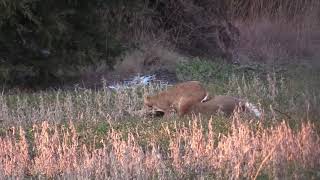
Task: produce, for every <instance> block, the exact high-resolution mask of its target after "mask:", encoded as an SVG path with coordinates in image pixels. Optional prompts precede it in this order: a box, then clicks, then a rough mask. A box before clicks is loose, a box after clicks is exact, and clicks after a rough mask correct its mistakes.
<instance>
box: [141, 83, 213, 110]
mask: <svg viewBox="0 0 320 180" xmlns="http://www.w3.org/2000/svg"><path fill="white" fill-rule="evenodd" d="M209 99H210V97H209V95H208V92H207V91H206V90H205V88H204V87H203V86H202V85H201V83H200V82H199V81H188V82H184V83H180V84H177V85H175V86H174V87H171V88H169V89H168V90H166V91H162V92H160V93H158V94H156V95H154V96H145V97H144V106H145V107H147V108H149V109H153V110H156V111H162V112H164V114H165V116H167V115H169V114H170V112H172V111H173V110H175V111H176V112H177V113H178V114H179V115H180V116H182V115H184V113H186V112H188V110H189V108H190V106H192V105H194V104H196V103H201V102H202V101H203V102H206V101H208V100H209Z"/></svg>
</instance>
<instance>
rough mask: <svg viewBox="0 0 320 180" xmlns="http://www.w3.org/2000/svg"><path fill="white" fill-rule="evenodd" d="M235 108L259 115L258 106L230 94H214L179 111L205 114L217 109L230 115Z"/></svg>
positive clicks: (214, 111)
mask: <svg viewBox="0 0 320 180" xmlns="http://www.w3.org/2000/svg"><path fill="white" fill-rule="evenodd" d="M236 108H240V110H242V111H245V110H248V111H250V112H253V113H254V114H255V115H256V116H257V117H260V116H261V113H260V112H259V110H258V108H256V107H255V106H254V105H253V104H251V103H249V102H247V101H245V100H242V99H238V98H235V97H232V96H215V97H214V98H212V99H210V100H208V101H206V102H204V103H196V104H193V105H192V106H190V107H189V109H181V111H182V113H183V114H191V113H195V114H198V113H200V114H206V115H213V114H216V113H217V112H218V111H221V112H223V113H224V114H225V115H226V116H230V115H232V113H233V112H234V111H235V110H236Z"/></svg>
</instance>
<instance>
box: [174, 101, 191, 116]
mask: <svg viewBox="0 0 320 180" xmlns="http://www.w3.org/2000/svg"><path fill="white" fill-rule="evenodd" d="M193 104H194V102H193V101H192V100H190V98H187V97H181V98H180V100H179V103H178V107H177V111H178V115H179V117H182V116H184V115H185V114H187V113H188V112H189V110H190V107H191V106H192V105H193Z"/></svg>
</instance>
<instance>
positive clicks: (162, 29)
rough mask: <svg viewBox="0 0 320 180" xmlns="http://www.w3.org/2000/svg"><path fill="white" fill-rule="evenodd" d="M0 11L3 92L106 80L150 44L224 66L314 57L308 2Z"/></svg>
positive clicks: (62, 4) (41, 5) (12, 5)
mask: <svg viewBox="0 0 320 180" xmlns="http://www.w3.org/2000/svg"><path fill="white" fill-rule="evenodd" d="M0 10H1V11H0V44H1V47H0V61H1V64H0V80H1V82H2V84H6V85H19V86H29V87H36V86H44V87H48V86H54V85H56V84H57V83H58V84H61V83H66V82H67V81H68V80H70V78H71V79H81V78H83V75H84V74H86V73H91V72H92V73H95V72H97V71H98V72H100V73H102V74H106V73H108V72H110V71H112V70H114V68H115V67H114V65H115V64H116V63H121V62H122V60H123V58H122V57H123V54H125V53H126V52H133V51H135V50H139V49H140V48H141V46H144V44H145V43H146V42H150V41H151V42H152V43H153V44H159V43H160V44H161V45H164V46H161V47H162V48H169V49H174V50H175V51H176V52H179V53H180V54H181V55H182V56H184V55H187V56H189V55H191V56H200V57H209V58H210V59H212V58H211V57H222V58H223V59H225V60H227V61H229V62H231V61H239V60H242V61H248V60H249V61H256V60H260V61H262V62H269V61H271V62H273V63H274V62H277V61H278V60H279V59H281V60H283V59H296V57H298V58H304V59H307V60H309V59H314V58H315V57H314V56H315V54H317V53H316V52H318V51H317V49H318V46H316V44H315V43H316V42H317V39H318V38H319V35H318V34H317V33H316V32H315V30H316V29H317V28H318V23H319V22H318V19H319V2H318V1H316V0H310V1H301V0H295V1H269V0H263V1H259V2H257V1H243V0H227V1H222V0H214V1H212V0H211V1H208V0H201V1H194V0H182V1H169V0H168V1H167V0H161V1H160V0H141V1H125V0H120V1H113V0H105V1H103V0H94V1H90V2H89V1H84V0H71V1H51V0H45V1H34V0H22V1H10V0H1V2H0ZM239 34H240V36H239ZM277 34H278V35H277ZM239 38H240V39H239ZM168 43H169V44H170V45H169V46H168ZM239 43H240V44H239ZM279 46H280V47H279ZM128 50H129V51H128ZM148 51H149V50H145V52H148ZM149 59H150V58H149ZM160 59H161V55H160ZM307 60H303V61H307ZM146 61H148V60H146ZM120 74H121V72H120ZM90 76H92V74H90Z"/></svg>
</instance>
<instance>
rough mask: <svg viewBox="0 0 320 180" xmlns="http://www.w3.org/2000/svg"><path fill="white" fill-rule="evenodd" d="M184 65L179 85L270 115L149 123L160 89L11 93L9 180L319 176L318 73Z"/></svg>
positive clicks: (2, 166) (1, 103) (5, 110)
mask: <svg viewBox="0 0 320 180" xmlns="http://www.w3.org/2000/svg"><path fill="white" fill-rule="evenodd" d="M179 68H180V69H179ZM179 68H178V71H177V72H178V73H179V75H180V77H181V78H180V79H182V80H189V79H196V80H200V81H202V82H204V83H205V84H206V87H207V88H208V90H209V91H210V93H211V94H228V95H233V96H237V97H241V98H244V99H247V100H249V101H250V102H252V103H255V104H256V105H258V106H259V108H260V110H261V111H263V116H262V117H261V118H260V119H257V118H255V117H254V116H252V115H251V114H244V113H236V114H235V115H234V116H233V117H232V118H225V117H224V116H221V115H217V116H213V117H202V116H194V117H186V118H176V117H173V118H171V119H161V118H150V117H140V116H139V115H138V114H137V111H138V110H140V109H141V108H142V99H143V98H142V97H143V95H144V94H146V93H148V94H150V93H151V94H152V93H155V92H157V91H159V90H162V89H165V88H166V86H164V85H159V84H152V85H150V86H140V87H133V88H130V89H126V90H121V91H117V92H114V91H111V90H109V89H107V88H103V89H99V90H89V89H80V88H75V89H74V90H69V91H64V90H58V91H42V92H35V93H13V92H12V93H10V92H9V93H3V94H2V95H0V121H1V122H0V135H1V138H0V147H1V148H0V177H1V179H7V178H55V179H56V178H62V179H64V178H67V179H89V178H90V179H93V178H99V179H108V178H110V179H194V178H196V179H274V178H279V179H318V178H320V169H319V167H320V137H319V135H320V134H319V132H320V131H319V130H320V122H319V117H320V110H319V108H318V107H319V105H320V81H319V77H320V76H319V75H320V73H319V71H317V70H313V69H309V68H307V67H303V68H300V67H292V66H290V67H285V68H284V69H285V70H283V69H281V68H277V69H273V71H264V69H259V68H260V67H255V68H254V69H255V70H250V69H252V68H242V69H237V68H236V67H229V66H228V67H225V66H222V67H221V68H217V69H214V68H216V66H214V64H213V65H212V64H211V65H210V63H209V65H208V64H206V65H204V66H201V64H200V65H199V64H184V65H182V66H180V67H179ZM188 68H189V69H188ZM205 68H209V69H205ZM210 68H211V69H210ZM199 69H200V70H199ZM207 72H215V73H212V74H210V73H209V74H208V73H207ZM269 72H271V73H269ZM184 73H188V75H190V74H191V75H192V76H191V77H189V76H186V75H184ZM183 78H185V79H183Z"/></svg>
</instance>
